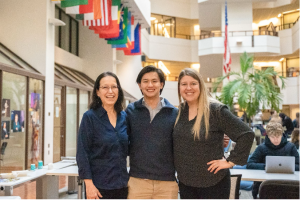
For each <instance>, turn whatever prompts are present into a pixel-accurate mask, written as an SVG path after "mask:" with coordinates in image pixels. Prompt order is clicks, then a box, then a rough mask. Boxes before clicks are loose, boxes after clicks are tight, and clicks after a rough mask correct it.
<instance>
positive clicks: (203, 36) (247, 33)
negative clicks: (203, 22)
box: [200, 31, 278, 40]
mask: <svg viewBox="0 0 300 200" xmlns="http://www.w3.org/2000/svg"><path fill="white" fill-rule="evenodd" d="M253 35H271V36H278V32H276V31H229V32H228V36H229V37H232V36H253ZM211 37H225V32H213V33H209V34H201V35H200V40H202V39H206V38H211Z"/></svg>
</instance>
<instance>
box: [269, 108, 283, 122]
mask: <svg viewBox="0 0 300 200" xmlns="http://www.w3.org/2000/svg"><path fill="white" fill-rule="evenodd" d="M270 122H276V123H279V124H281V125H282V119H281V118H280V117H279V115H278V113H277V112H276V111H275V112H274V114H273V115H272V116H271V118H270V121H269V123H270Z"/></svg>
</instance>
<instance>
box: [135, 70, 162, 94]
mask: <svg viewBox="0 0 300 200" xmlns="http://www.w3.org/2000/svg"><path fill="white" fill-rule="evenodd" d="M149 72H156V73H157V75H158V77H159V81H160V82H161V83H163V84H164V85H163V88H162V89H160V94H161V93H162V91H163V89H164V87H165V82H166V80H165V75H164V73H163V72H162V71H161V69H158V68H156V67H154V66H153V65H148V66H146V67H144V68H143V69H142V70H141V71H140V73H139V75H138V76H137V78H136V83H138V84H140V83H141V81H142V78H143V76H144V75H145V74H147V73H149ZM142 94H143V92H142Z"/></svg>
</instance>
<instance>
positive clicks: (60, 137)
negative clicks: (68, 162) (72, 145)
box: [53, 85, 65, 162]
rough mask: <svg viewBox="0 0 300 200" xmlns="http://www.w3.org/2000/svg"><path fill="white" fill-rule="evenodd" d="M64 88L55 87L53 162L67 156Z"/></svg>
mask: <svg viewBox="0 0 300 200" xmlns="http://www.w3.org/2000/svg"><path fill="white" fill-rule="evenodd" d="M63 99H64V88H63V87H61V86H57V85H55V87H54V129H53V131H54V133H53V162H58V161H60V159H61V156H65V152H64V146H65V140H64V138H65V133H64V132H65V123H64V112H63V111H64V109H63V108H64V104H63V102H64V101H63Z"/></svg>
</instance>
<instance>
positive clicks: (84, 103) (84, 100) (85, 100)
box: [79, 90, 89, 125]
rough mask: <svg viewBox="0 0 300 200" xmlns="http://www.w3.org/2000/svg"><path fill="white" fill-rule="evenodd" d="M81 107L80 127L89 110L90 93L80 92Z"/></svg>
mask: <svg viewBox="0 0 300 200" xmlns="http://www.w3.org/2000/svg"><path fill="white" fill-rule="evenodd" d="M79 102H80V106H79V125H80V122H81V119H82V116H83V114H84V113H85V112H86V111H87V110H88V106H89V105H88V102H89V93H88V91H83V90H80V99H79Z"/></svg>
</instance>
